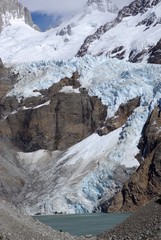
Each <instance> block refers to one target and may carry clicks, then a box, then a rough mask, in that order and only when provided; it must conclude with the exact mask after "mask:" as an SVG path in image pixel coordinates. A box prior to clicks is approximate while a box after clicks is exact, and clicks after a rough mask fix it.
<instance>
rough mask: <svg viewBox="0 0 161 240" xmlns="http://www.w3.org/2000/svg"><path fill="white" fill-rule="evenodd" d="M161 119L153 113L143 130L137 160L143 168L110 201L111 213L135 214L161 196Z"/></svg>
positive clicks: (106, 207)
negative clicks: (132, 212) (126, 212)
mask: <svg viewBox="0 0 161 240" xmlns="http://www.w3.org/2000/svg"><path fill="white" fill-rule="evenodd" d="M160 125H161V119H160V118H158V112H157V109H155V110H154V111H153V113H152V114H151V116H150V117H149V119H148V121H147V123H146V124H145V127H144V129H143V134H142V138H141V140H140V143H139V148H140V153H139V154H138V156H137V157H138V160H139V161H140V163H141V165H140V167H139V168H138V170H137V171H136V172H135V173H134V174H133V175H132V176H131V178H130V179H129V181H127V182H125V183H124V185H123V188H122V190H121V191H120V192H119V193H118V194H116V196H115V197H114V198H113V199H112V200H111V205H110V207H108V206H107V205H106V204H104V209H106V210H108V211H135V210H136V209H138V208H140V207H141V206H142V205H144V204H145V203H147V202H149V201H150V200H151V199H153V198H154V197H156V196H158V195H159V194H161V187H160V186H161V155H160V152H161V132H160Z"/></svg>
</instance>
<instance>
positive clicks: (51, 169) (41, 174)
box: [19, 106, 148, 214]
mask: <svg viewBox="0 0 161 240" xmlns="http://www.w3.org/2000/svg"><path fill="white" fill-rule="evenodd" d="M147 116H148V111H147V108H146V107H142V106H141V107H138V108H137V109H136V110H135V112H134V113H133V115H132V116H131V118H130V119H129V120H128V123H127V124H126V125H125V126H124V127H123V128H119V129H117V130H115V131H113V132H111V133H109V134H108V135H105V136H102V137H100V136H99V135H97V134H96V133H94V134H92V135H91V136H89V137H88V138H86V139H84V140H83V141H81V142H79V143H77V144H76V145H74V146H73V147H70V148H69V149H67V151H65V152H52V153H50V152H48V151H45V150H39V151H37V152H34V153H19V158H20V160H19V161H20V163H21V164H22V165H23V166H24V167H25V168H28V169H29V170H30V173H33V179H32V183H31V186H35V187H31V186H29V187H28V193H27V195H26V197H25V201H24V204H23V207H24V209H25V211H27V212H28V213H29V214H36V213H39V212H40V213H41V214H52V213H54V212H63V213H83V212H92V211H95V210H98V205H99V202H100V200H101V199H102V198H103V197H104V196H106V199H109V198H111V197H112V196H113V195H114V194H115V192H117V191H118V189H119V188H120V187H121V186H122V182H123V181H125V180H126V179H127V177H128V174H129V171H130V169H132V168H133V167H136V166H138V165H139V163H138V161H137V160H136V159H135V155H136V154H137V153H138V148H137V144H138V141H139V139H140V136H141V131H142V128H143V126H144V123H145V121H146V119H147ZM35 174H36V175H35ZM99 210H100V209H99Z"/></svg>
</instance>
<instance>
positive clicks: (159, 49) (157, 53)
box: [148, 40, 161, 64]
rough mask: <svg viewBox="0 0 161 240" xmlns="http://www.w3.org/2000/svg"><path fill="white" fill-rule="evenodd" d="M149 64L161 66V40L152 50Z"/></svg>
mask: <svg viewBox="0 0 161 240" xmlns="http://www.w3.org/2000/svg"><path fill="white" fill-rule="evenodd" d="M148 63H156V64H161V40H160V41H158V43H157V44H156V46H154V47H153V48H152V49H151V50H150V56H149V59H148Z"/></svg>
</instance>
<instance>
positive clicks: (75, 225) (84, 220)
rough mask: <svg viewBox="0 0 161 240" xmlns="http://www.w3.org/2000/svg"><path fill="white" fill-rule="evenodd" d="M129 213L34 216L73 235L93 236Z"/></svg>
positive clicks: (117, 222) (109, 227) (112, 225)
mask: <svg viewBox="0 0 161 240" xmlns="http://www.w3.org/2000/svg"><path fill="white" fill-rule="evenodd" d="M130 215H131V214H130V213H91V214H66V215H50V216H34V219H38V220H39V221H40V222H43V223H45V224H46V225H48V226H50V227H52V228H54V229H56V230H60V231H63V232H69V233H70V234H72V235H74V236H85V235H88V234H92V235H93V236H95V235H97V234H99V233H101V232H104V231H107V230H109V229H111V228H113V227H115V226H116V225H118V224H119V223H121V222H123V221H124V220H125V219H127V218H128V217H129V216H130Z"/></svg>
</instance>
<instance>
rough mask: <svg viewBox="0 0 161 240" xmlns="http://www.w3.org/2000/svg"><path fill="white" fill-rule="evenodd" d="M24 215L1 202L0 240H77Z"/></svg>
mask: <svg viewBox="0 0 161 240" xmlns="http://www.w3.org/2000/svg"><path fill="white" fill-rule="evenodd" d="M75 239H76V238H75V237H73V236H70V234H68V233H64V232H59V231H56V230H53V229H52V228H50V227H48V226H46V225H44V224H42V223H40V222H38V221H36V220H33V219H32V218H31V217H29V216H26V215H24V214H23V213H22V212H21V211H19V210H18V209H17V208H15V207H13V206H10V205H9V204H6V203H4V202H0V240H75Z"/></svg>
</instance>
